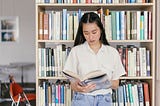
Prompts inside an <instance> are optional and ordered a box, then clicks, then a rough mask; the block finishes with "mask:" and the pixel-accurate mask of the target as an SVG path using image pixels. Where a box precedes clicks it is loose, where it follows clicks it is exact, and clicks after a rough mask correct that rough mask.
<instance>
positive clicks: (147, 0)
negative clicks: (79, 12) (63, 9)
mask: <svg viewBox="0 0 160 106" xmlns="http://www.w3.org/2000/svg"><path fill="white" fill-rule="evenodd" d="M36 3H66V4H71V3H77V4H89V3H98V4H102V3H103V4H118V3H122V4H123V3H150V0H36Z"/></svg>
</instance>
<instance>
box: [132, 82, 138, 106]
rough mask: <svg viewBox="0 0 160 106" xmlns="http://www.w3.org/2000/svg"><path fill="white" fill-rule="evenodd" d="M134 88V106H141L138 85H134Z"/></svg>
mask: <svg viewBox="0 0 160 106" xmlns="http://www.w3.org/2000/svg"><path fill="white" fill-rule="evenodd" d="M133 87H134V106H139V99H138V88H137V84H134V85H133Z"/></svg>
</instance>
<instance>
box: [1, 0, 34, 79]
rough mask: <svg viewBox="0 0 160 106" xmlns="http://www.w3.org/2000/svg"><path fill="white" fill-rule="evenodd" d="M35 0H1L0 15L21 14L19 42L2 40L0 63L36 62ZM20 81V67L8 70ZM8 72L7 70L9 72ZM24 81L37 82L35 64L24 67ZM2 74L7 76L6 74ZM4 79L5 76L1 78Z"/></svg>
mask: <svg viewBox="0 0 160 106" xmlns="http://www.w3.org/2000/svg"><path fill="white" fill-rule="evenodd" d="M34 2H35V0H0V16H19V42H16V43H5V42H0V65H4V64H9V63H11V62H33V63H35V3H34ZM8 72H9V73H12V74H13V75H14V77H15V79H16V81H17V82H18V81H20V77H21V71H20V69H13V70H10V71H8ZM8 72H6V73H7V74H8ZM24 75H25V76H24V81H26V82H35V66H33V67H30V68H27V69H24ZM1 76H3V77H4V79H5V78H7V77H6V76H7V75H6V74H4V75H2V74H1ZM0 79H3V78H0Z"/></svg>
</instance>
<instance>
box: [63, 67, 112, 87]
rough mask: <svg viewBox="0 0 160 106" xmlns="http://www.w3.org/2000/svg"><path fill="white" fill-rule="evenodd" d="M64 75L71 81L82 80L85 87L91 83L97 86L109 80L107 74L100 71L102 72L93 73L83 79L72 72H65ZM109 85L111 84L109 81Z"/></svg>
mask: <svg viewBox="0 0 160 106" xmlns="http://www.w3.org/2000/svg"><path fill="white" fill-rule="evenodd" d="M63 73H64V75H65V76H66V77H67V78H69V79H70V80H76V79H78V80H80V81H81V83H80V85H81V86H84V85H86V84H87V83H90V82H93V83H96V84H98V83H101V82H105V83H106V81H107V80H108V76H107V74H106V73H105V72H102V71H100V70H95V71H91V72H89V73H88V74H86V75H85V76H83V77H82V76H80V75H78V74H76V73H74V72H72V71H63ZM107 83H108V84H109V81H108V82H107Z"/></svg>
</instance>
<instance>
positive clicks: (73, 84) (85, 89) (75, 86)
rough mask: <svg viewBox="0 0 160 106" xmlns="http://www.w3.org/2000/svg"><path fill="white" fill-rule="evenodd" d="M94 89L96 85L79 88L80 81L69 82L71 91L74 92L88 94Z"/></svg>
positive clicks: (90, 84)
mask: <svg viewBox="0 0 160 106" xmlns="http://www.w3.org/2000/svg"><path fill="white" fill-rule="evenodd" d="M95 87H96V84H92V83H89V84H87V85H85V86H81V85H80V80H76V81H71V89H72V90H73V91H76V92H83V93H88V92H90V91H92V90H94V89H95Z"/></svg>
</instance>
